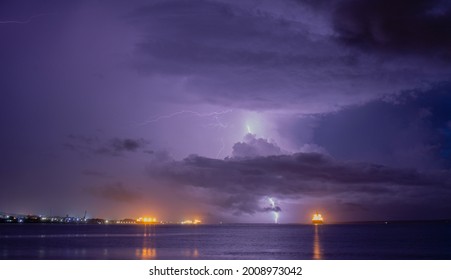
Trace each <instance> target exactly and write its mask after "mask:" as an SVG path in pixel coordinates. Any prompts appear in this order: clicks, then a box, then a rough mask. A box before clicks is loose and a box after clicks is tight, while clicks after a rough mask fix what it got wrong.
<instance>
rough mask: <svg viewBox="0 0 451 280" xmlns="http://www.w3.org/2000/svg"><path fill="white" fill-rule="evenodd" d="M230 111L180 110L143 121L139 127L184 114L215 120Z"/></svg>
mask: <svg viewBox="0 0 451 280" xmlns="http://www.w3.org/2000/svg"><path fill="white" fill-rule="evenodd" d="M232 111H233V110H231V109H228V110H224V111H219V112H211V113H199V112H196V111H189V110H182V111H178V112H175V113H172V114H169V115H160V116H157V117H155V118H153V119H150V120H148V121H145V122H143V123H141V124H140V125H141V126H143V125H148V124H151V123H156V122H159V121H161V120H165V119H171V118H173V117H176V116H179V115H184V114H188V115H194V116H197V117H201V118H203V117H215V118H217V117H218V116H220V115H224V114H227V113H230V112H232ZM217 120H218V119H217ZM219 123H220V122H219Z"/></svg>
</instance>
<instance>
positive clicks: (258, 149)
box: [232, 133, 282, 157]
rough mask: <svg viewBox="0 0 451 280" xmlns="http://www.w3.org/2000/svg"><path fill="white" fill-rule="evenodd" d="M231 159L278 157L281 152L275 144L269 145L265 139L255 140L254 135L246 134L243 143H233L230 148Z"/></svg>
mask: <svg viewBox="0 0 451 280" xmlns="http://www.w3.org/2000/svg"><path fill="white" fill-rule="evenodd" d="M232 149H233V150H232V156H233V157H256V156H270V155H280V154H282V150H281V149H280V147H279V146H277V144H276V143H275V142H273V143H270V142H268V140H267V139H264V138H257V137H256V135H255V134H250V133H249V134H247V135H246V136H245V137H244V141H243V142H238V143H235V145H233V147H232Z"/></svg>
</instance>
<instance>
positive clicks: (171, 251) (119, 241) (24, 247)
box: [0, 223, 451, 260]
mask: <svg viewBox="0 0 451 280" xmlns="http://www.w3.org/2000/svg"><path fill="white" fill-rule="evenodd" d="M0 259H300V260H305V259H342V260H353V259H451V224H449V223H448V224H387V225H385V224H374V225H321V226H313V225H261V224H260V225H255V224H253V225H242V224H240V225H217V226H214V225H197V226H181V225H180V226H179V225H171V226H165V225H158V226H144V225H50V224H21V225H0Z"/></svg>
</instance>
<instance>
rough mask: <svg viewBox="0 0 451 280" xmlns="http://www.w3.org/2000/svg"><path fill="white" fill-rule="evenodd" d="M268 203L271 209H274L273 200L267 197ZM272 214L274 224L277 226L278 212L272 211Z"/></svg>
mask: <svg viewBox="0 0 451 280" xmlns="http://www.w3.org/2000/svg"><path fill="white" fill-rule="evenodd" d="M268 200H269V203H271V207H272V208H273V209H274V208H276V203H275V202H274V199H272V197H268ZM273 213H274V223H275V224H277V223H278V222H279V212H276V211H273Z"/></svg>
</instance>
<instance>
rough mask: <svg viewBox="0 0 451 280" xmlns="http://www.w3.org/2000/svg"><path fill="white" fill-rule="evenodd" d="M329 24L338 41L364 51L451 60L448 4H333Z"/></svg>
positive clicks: (409, 0) (421, 0) (376, 0)
mask: <svg viewBox="0 0 451 280" xmlns="http://www.w3.org/2000/svg"><path fill="white" fill-rule="evenodd" d="M333 25H334V29H335V30H336V31H337V33H338V36H339V39H340V40H342V41H344V42H346V43H347V44H351V45H355V46H358V47H361V48H364V49H367V50H379V51H393V52H412V53H420V54H421V55H433V56H437V55H442V57H445V56H446V57H447V58H448V59H449V58H451V51H450V50H451V32H450V30H451V5H450V3H449V1H443V0H432V1H431V0H397V1H390V0H368V1H359V0H344V1H337V5H336V7H335V11H334V13H333Z"/></svg>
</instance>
